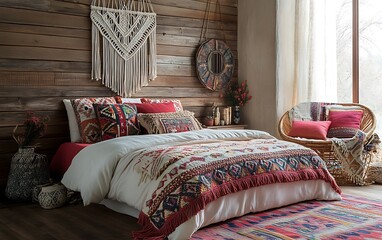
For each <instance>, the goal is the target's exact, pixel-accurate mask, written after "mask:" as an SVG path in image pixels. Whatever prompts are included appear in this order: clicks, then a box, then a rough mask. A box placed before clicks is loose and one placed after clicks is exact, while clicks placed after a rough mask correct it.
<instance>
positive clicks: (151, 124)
mask: <svg viewBox="0 0 382 240" xmlns="http://www.w3.org/2000/svg"><path fill="white" fill-rule="evenodd" d="M138 120H139V123H140V124H141V125H142V126H143V127H144V128H145V129H146V130H147V132H148V133H149V134H157V133H178V132H186V131H194V130H201V129H202V125H201V124H200V122H199V121H198V120H197V119H196V118H195V117H194V113H192V112H189V111H182V112H173V113H138Z"/></svg>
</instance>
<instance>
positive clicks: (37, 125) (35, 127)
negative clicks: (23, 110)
mask: <svg viewBox="0 0 382 240" xmlns="http://www.w3.org/2000/svg"><path fill="white" fill-rule="evenodd" d="M48 121H49V117H48V116H42V117H40V116H35V114H34V113H33V112H28V113H27V118H26V119H25V121H24V123H23V127H24V128H25V129H24V132H23V133H17V129H18V127H19V125H16V127H15V128H14V129H13V134H12V136H13V138H14V139H15V141H16V142H17V144H18V145H19V147H20V148H23V147H31V146H36V145H33V142H34V141H35V140H36V139H37V138H40V137H42V136H44V134H45V131H46V129H47V122H48Z"/></svg>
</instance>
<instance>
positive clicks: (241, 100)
mask: <svg viewBox="0 0 382 240" xmlns="http://www.w3.org/2000/svg"><path fill="white" fill-rule="evenodd" d="M220 97H223V98H227V99H228V100H229V101H230V102H231V103H232V105H233V106H244V104H246V103H247V102H248V101H249V100H251V99H252V96H251V95H250V94H249V90H248V83H247V80H245V81H244V82H241V84H239V82H238V81H231V83H230V84H229V85H228V86H227V88H226V89H224V91H223V92H221V93H220Z"/></svg>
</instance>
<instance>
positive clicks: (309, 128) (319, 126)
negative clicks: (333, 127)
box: [288, 121, 331, 140]
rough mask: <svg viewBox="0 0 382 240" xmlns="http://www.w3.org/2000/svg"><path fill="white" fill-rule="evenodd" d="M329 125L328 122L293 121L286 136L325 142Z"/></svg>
mask: <svg viewBox="0 0 382 240" xmlns="http://www.w3.org/2000/svg"><path fill="white" fill-rule="evenodd" d="M330 123H331V122H330V121H293V123H292V129H291V130H290V132H289V134H288V135H289V136H291V137H302V138H310V139H321V140H325V139H326V134H327V133H328V129H329V126H330Z"/></svg>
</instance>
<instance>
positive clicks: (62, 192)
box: [38, 183, 68, 209]
mask: <svg viewBox="0 0 382 240" xmlns="http://www.w3.org/2000/svg"><path fill="white" fill-rule="evenodd" d="M67 200H68V198H67V189H66V187H65V186H64V185H62V184H60V183H57V184H54V185H51V186H45V187H42V188H41V191H40V193H39V195H38V202H39V203H40V206H41V207H42V208H44V209H53V208H58V207H62V206H63V205H65V203H66V201H67Z"/></svg>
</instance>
